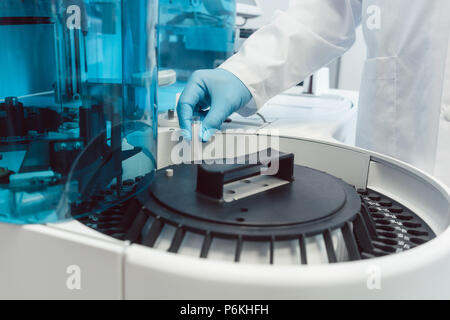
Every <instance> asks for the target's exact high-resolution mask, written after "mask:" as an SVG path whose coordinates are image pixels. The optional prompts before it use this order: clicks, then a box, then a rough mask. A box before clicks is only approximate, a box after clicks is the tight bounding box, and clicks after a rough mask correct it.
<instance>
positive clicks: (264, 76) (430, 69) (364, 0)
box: [221, 0, 450, 185]
mask: <svg viewBox="0 0 450 320" xmlns="http://www.w3.org/2000/svg"><path fill="white" fill-rule="evenodd" d="M449 14H450V0H291V5H290V8H289V9H288V11H287V12H283V13H279V14H278V16H277V17H276V18H275V20H274V21H273V22H272V23H271V24H270V25H268V26H265V27H263V28H262V29H261V30H259V31H258V32H257V33H255V34H254V35H253V36H252V37H250V39H248V40H247V41H246V43H245V44H244V45H243V47H242V49H241V50H240V52H239V53H237V54H236V55H234V56H233V57H231V58H230V59H229V60H228V61H226V62H225V63H224V64H223V65H222V66H221V67H222V68H224V69H226V70H229V71H231V72H232V73H234V74H235V75H236V76H237V77H238V78H240V79H241V80H242V82H243V83H244V84H245V85H246V86H247V87H248V88H249V90H250V91H251V93H252V95H253V98H254V99H253V101H252V103H250V104H249V105H248V106H246V107H244V108H243V109H241V110H240V113H241V114H243V115H249V114H251V113H254V112H255V111H256V109H257V108H261V107H262V106H263V105H264V104H265V103H266V102H267V101H268V100H269V99H270V98H272V97H273V96H275V95H277V94H279V93H280V92H282V91H284V90H286V89H288V88H290V87H292V86H294V85H296V84H297V83H299V82H300V81H301V80H303V79H305V78H307V77H308V76H309V75H310V74H312V73H313V72H315V71H317V70H318V69H319V68H321V67H323V66H325V65H326V64H327V63H329V62H331V61H332V60H333V59H335V58H337V57H339V56H340V55H342V54H343V53H344V52H346V51H347V50H348V49H349V48H350V47H351V46H352V45H353V43H354V41H355V29H356V27H357V26H358V25H359V24H360V23H361V24H362V26H363V29H364V37H365V40H366V44H367V48H368V55H367V60H366V62H365V70H364V74H363V79H362V84H361V92H360V102H359V114H358V128H357V145H358V146H360V147H362V148H366V149H370V150H374V151H377V152H380V153H384V154H387V155H390V156H393V157H395V158H398V159H401V160H404V161H406V162H408V163H411V164H413V165H414V166H416V167H419V168H421V169H423V170H425V171H427V172H429V173H433V172H434V171H435V167H436V158H437V157H440V158H442V159H444V158H445V157H447V156H448V157H449V158H450V152H449V154H446V153H440V152H437V145H438V141H439V146H440V148H446V149H449V147H450V137H447V136H446V135H448V134H449V133H450V130H449V129H448V128H449V125H450V123H449V122H448V121H450V114H449V113H450V110H447V111H446V112H447V114H446V115H444V111H443V110H444V109H445V106H444V102H443V100H445V99H443V93H444V74H445V68H446V65H447V63H446V61H447V49H448V44H449V35H450V16H449ZM449 57H450V55H449ZM447 67H448V70H450V59H449V62H448V65H447ZM448 73H450V71H448ZM447 76H449V75H448V74H447ZM447 85H448V87H447V90H446V91H447V92H446V93H447V94H448V90H449V88H450V84H447ZM447 108H450V104H449V105H448V106H447ZM447 115H448V117H445V116H447ZM440 119H441V123H440ZM445 119H447V120H448V121H447V120H445ZM446 129H447V131H446V133H445V132H444V131H445V130H446ZM439 131H441V134H440V135H439ZM438 137H439V138H438ZM439 171H440V173H438V174H439V175H441V176H440V177H441V178H442V174H443V175H445V173H446V172H449V171H450V164H447V165H446V166H445V168H442V167H441V168H440V169H439ZM449 175H450V174H449ZM447 178H448V179H449V180H448V181H447V182H448V184H449V185H450V177H447Z"/></svg>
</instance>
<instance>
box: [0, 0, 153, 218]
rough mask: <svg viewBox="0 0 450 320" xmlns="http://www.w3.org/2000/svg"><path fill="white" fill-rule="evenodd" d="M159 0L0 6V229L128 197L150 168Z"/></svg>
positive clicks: (52, 0) (5, 1)
mask: <svg viewBox="0 0 450 320" xmlns="http://www.w3.org/2000/svg"><path fill="white" fill-rule="evenodd" d="M157 21H158V5H157V1H156V0H154V1H153V0H39V1H34V0H21V1H17V0H2V1H1V2H0V39H2V50H0V65H1V68H2V72H1V73H0V222H11V223H43V222H57V221H61V220H66V219H70V218H72V217H77V216H80V215H86V214H91V213H95V212H100V211H104V210H105V209H107V208H109V207H111V206H114V205H116V204H117V203H119V202H123V201H126V200H127V199H129V198H130V197H132V196H134V195H135V194H136V193H137V192H139V191H140V190H141V189H143V188H145V187H146V186H147V185H148V184H149V183H150V182H151V177H152V174H153V172H154V170H155V168H156V160H155V159H156V139H157V123H156V119H157V117H156V91H157V76H156V75H157V59H156V42H157V41H156V39H157V37H156V25H157Z"/></svg>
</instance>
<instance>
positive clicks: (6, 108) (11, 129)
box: [0, 97, 62, 140]
mask: <svg viewBox="0 0 450 320" xmlns="http://www.w3.org/2000/svg"><path fill="white" fill-rule="evenodd" d="M61 124H62V119H61V116H60V115H59V114H58V112H56V111H54V110H51V109H46V108H33V107H24V105H23V104H22V103H21V102H20V101H19V99H18V98H16V97H8V98H6V99H5V102H4V103H0V139H1V138H2V140H5V139H6V138H11V137H27V136H29V134H30V132H34V133H38V134H42V133H47V132H49V131H57V130H58V128H59V127H60V126H61ZM29 138H30V137H29Z"/></svg>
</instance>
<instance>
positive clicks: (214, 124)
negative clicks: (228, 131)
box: [177, 69, 252, 142]
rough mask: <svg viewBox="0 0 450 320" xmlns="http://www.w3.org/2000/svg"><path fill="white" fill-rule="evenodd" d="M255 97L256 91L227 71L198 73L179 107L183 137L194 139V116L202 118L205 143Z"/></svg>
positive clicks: (203, 71)
mask: <svg viewBox="0 0 450 320" xmlns="http://www.w3.org/2000/svg"><path fill="white" fill-rule="evenodd" d="M251 99H252V94H251V93H250V91H249V90H248V89H247V87H246V86H245V85H244V84H243V83H242V81H241V80H239V78H237V77H236V76H235V75H234V74H232V73H231V72H229V71H227V70H224V69H214V70H199V71H196V72H194V73H193V74H192V76H191V78H190V79H189V81H188V84H187V85H186V88H185V89H184V91H183V93H182V94H181V97H180V100H179V102H178V107H177V111H178V118H179V121H180V127H181V129H182V133H183V136H184V137H185V138H188V139H192V130H191V126H192V118H193V117H200V120H201V121H202V130H201V139H202V140H203V141H204V142H207V141H209V140H211V138H212V136H213V135H214V134H215V133H216V131H217V130H219V129H220V126H221V125H222V123H223V122H224V121H225V120H226V119H227V118H228V117H229V116H230V115H231V114H233V113H234V112H236V111H237V110H239V109H240V108H242V107H244V106H245V105H247V103H249V102H250V100H251ZM208 108H209V109H208Z"/></svg>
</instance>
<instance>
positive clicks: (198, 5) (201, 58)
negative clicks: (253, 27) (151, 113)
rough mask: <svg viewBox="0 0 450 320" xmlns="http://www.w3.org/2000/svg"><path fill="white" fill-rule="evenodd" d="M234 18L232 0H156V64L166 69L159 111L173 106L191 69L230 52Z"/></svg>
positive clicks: (207, 66) (210, 63) (213, 62)
mask: <svg viewBox="0 0 450 320" xmlns="http://www.w3.org/2000/svg"><path fill="white" fill-rule="evenodd" d="M235 22H236V1H235V0H161V1H160V23H159V25H158V29H159V66H160V68H161V70H162V71H168V72H167V73H164V79H163V81H162V82H161V85H162V87H161V88H160V91H159V110H160V111H165V110H167V109H173V108H174V107H175V102H176V95H177V94H178V93H180V92H181V91H182V90H183V88H184V86H185V84H186V82H187V80H188V79H189V77H190V75H191V74H192V72H194V71H195V70H199V69H213V68H216V67H218V66H220V64H222V63H223V62H224V61H225V60H226V59H227V58H228V57H230V56H231V55H232V54H233V52H234V48H235V38H236V31H235V28H236V27H235ZM169 71H170V72H169ZM167 75H173V76H172V77H171V79H170V80H168V78H169V77H168V76H167ZM172 79H173V80H172ZM171 80H172V81H171ZM174 81H176V82H175V83H173V82H174Z"/></svg>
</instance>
